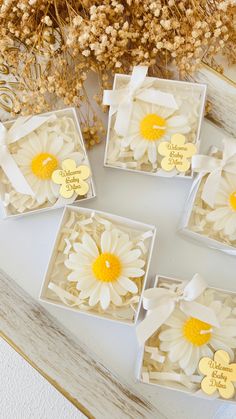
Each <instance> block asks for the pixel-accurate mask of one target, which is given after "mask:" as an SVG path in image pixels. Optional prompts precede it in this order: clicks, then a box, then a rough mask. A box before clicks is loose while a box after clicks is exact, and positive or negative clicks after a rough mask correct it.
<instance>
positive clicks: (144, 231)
mask: <svg viewBox="0 0 236 419" xmlns="http://www.w3.org/2000/svg"><path fill="white" fill-rule="evenodd" d="M76 217H77V218H76ZM78 217H84V220H83V221H82V223H84V225H88V224H89V223H91V225H92V222H93V220H95V219H96V221H98V222H99V223H101V225H104V226H105V229H106V225H108V224H109V225H110V226H111V227H114V228H118V229H119V230H120V231H121V232H122V233H123V232H124V233H128V234H130V237H131V234H132V235H133V237H134V238H135V243H136V247H137V248H139V249H140V250H141V251H142V250H143V249H144V250H143V254H142V259H144V260H145V266H144V268H143V269H144V271H145V273H144V275H143V277H142V278H141V285H140V295H139V294H138V295H137V294H134V297H133V298H134V299H135V301H134V302H133V303H130V305H129V306H128V305H127V308H125V309H124V307H123V306H122V307H121V311H120V308H119V306H116V307H115V308H117V310H114V307H113V308H112V310H113V311H112V310H110V311H109V310H101V307H100V304H99V303H98V304H97V305H96V306H95V308H93V307H89V306H88V303H87V306H86V307H83V305H82V306H81V307H82V308H81V307H80V306H79V305H77V304H76V301H77V299H76V298H75V299H74V298H73V296H72V297H71V294H70V295H68V293H66V294H65V293H64V294H63V296H62V298H61V297H60V296H59V295H61V294H60V293H61V291H60V290H59V291H58V287H62V285H61V284H62V283H63V287H64V284H68V285H69V284H70V282H69V281H68V280H67V276H68V274H69V272H70V271H69V269H68V268H66V267H65V265H64V260H65V258H66V257H67V256H66V255H68V249H69V250H70V248H71V247H70V246H71V245H70V243H69V241H70V240H69V239H70V237H71V234H72V235H73V234H74V228H76V227H75V222H76V221H77V222H78ZM68 223H69V225H70V226H71V227H70V228H67V227H66V226H67V225H68ZM109 228H110V227H109ZM109 228H108V229H109ZM65 230H66V233H65ZM155 236H156V228H155V227H154V226H151V225H148V224H144V223H141V222H137V221H133V220H130V219H128V218H124V217H120V216H117V215H112V214H108V213H105V212H101V211H97V210H92V209H87V208H81V207H73V206H66V207H65V209H64V212H63V216H62V219H61V222H60V225H59V228H58V232H57V235H56V240H55V243H54V245H53V249H52V253H51V256H50V260H49V263H48V266H47V269H46V273H45V277H44V281H43V284H42V288H41V291H40V296H39V298H40V300H41V301H43V302H46V303H49V304H52V305H55V306H58V307H61V308H65V309H67V310H72V311H75V312H77V313H83V314H88V315H92V316H95V317H100V318H105V319H108V320H112V321H117V322H122V323H126V324H129V325H133V324H135V323H136V321H137V318H138V315H139V310H140V306H141V300H142V293H143V291H144V289H145V287H146V282H147V278H148V271H149V265H150V261H151V255H152V252H153V245H154V241H155ZM92 237H93V236H92ZM78 239H80V240H81V236H80V235H78ZM144 242H145V246H144ZM57 266H59V268H57ZM69 291H70V290H69ZM65 300H66V303H64V302H63V301H65ZM98 306H99V308H98ZM108 308H109V307H108ZM113 314H114V315H113ZM126 317H127V318H126Z"/></svg>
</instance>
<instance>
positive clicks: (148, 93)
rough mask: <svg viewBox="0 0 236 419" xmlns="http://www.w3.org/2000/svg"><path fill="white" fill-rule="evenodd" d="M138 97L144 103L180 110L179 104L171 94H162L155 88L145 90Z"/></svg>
mask: <svg viewBox="0 0 236 419" xmlns="http://www.w3.org/2000/svg"><path fill="white" fill-rule="evenodd" d="M136 97H137V98H138V99H140V100H143V101H144V102H149V103H153V104H155V105H160V106H165V107H166V108H170V109H173V110H176V109H178V105H177V102H176V100H175V98H174V96H173V95H172V94H171V93H166V92H162V91H160V90H157V89H154V88H149V89H143V90H142V91H141V92H140V93H138V94H137V96H136Z"/></svg>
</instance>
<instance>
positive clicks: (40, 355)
mask: <svg viewBox="0 0 236 419" xmlns="http://www.w3.org/2000/svg"><path fill="white" fill-rule="evenodd" d="M0 295H1V305H0V336H1V337H2V338H4V339H5V340H6V341H7V342H8V343H9V344H10V345H11V346H12V347H13V348H14V349H15V350H17V351H18V352H19V353H20V354H21V355H22V356H23V357H24V358H25V359H26V360H27V361H28V362H29V363H30V364H31V365H32V366H33V367H34V368H36V369H37V370H38V371H39V372H40V373H41V374H42V375H43V376H44V377H45V378H46V379H48V380H49V381H50V382H51V384H53V385H54V386H55V387H56V388H57V389H58V390H59V391H61V392H62V393H63V394H64V395H65V396H66V397H67V398H68V399H69V400H70V401H71V402H73V403H74V405H75V406H77V407H78V408H79V409H80V410H81V411H82V412H83V413H84V414H85V415H86V416H87V417H89V418H92V417H96V419H99V418H103V419H106V418H109V419H110V418H111V415H112V419H116V418H117V419H122V418H135V419H138V418H155V419H158V418H162V417H163V415H162V414H161V413H160V412H159V411H158V410H157V409H156V408H155V407H154V406H153V405H152V404H151V403H150V402H149V401H147V400H146V399H145V398H143V397H142V396H141V395H140V394H138V393H136V392H135V391H134V390H133V389H132V388H130V387H129V386H127V385H126V384H125V383H124V382H123V380H122V379H120V378H119V377H117V376H115V375H114V374H112V373H111V372H110V371H108V370H107V369H106V367H105V366H104V365H102V364H101V363H100V362H99V361H98V360H96V359H95V357H94V356H93V355H92V354H91V353H90V351H89V350H88V349H87V348H86V347H85V346H84V345H83V344H82V343H81V342H79V341H78V340H76V339H75V338H74V337H73V335H72V334H70V333H69V332H68V331H66V330H65V329H64V328H63V327H62V326H61V325H60V323H59V322H57V321H56V320H55V319H54V318H53V317H52V316H51V315H50V314H48V312H47V311H46V310H45V309H44V308H43V307H42V306H40V305H39V304H38V303H37V302H35V300H33V298H32V297H30V296H29V295H28V294H27V293H25V291H23V290H22V289H21V288H20V287H19V286H18V285H17V284H16V283H15V282H14V281H13V280H11V279H10V278H9V277H8V276H7V275H6V274H5V273H4V272H2V271H0Z"/></svg>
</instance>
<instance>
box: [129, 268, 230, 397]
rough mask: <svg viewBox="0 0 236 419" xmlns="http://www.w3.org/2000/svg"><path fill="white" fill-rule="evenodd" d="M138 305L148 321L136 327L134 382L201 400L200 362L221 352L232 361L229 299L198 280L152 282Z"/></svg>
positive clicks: (160, 280) (201, 280)
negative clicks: (137, 348)
mask: <svg viewBox="0 0 236 419" xmlns="http://www.w3.org/2000/svg"><path fill="white" fill-rule="evenodd" d="M143 304H144V308H146V309H147V310H148V315H147V316H146V317H145V319H144V320H143V321H142V322H141V323H140V324H139V325H138V326H137V335H138V339H139V342H140V343H141V345H142V347H141V351H140V359H139V369H138V378H139V379H140V380H141V381H143V382H146V383H149V384H155V385H162V386H166V387H168V388H172V389H178V390H181V391H187V392H188V393H190V394H193V395H196V396H198V397H199V396H201V395H202V396H204V394H203V392H202V391H201V382H202V379H203V376H202V374H201V372H200V369H199V363H200V362H201V360H202V359H203V358H205V357H207V358H208V359H211V360H212V361H214V357H215V354H216V353H217V351H221V350H222V351H225V353H226V354H227V356H228V359H229V360H230V362H231V363H232V362H235V360H236V317H235V294H234V293H230V292H227V291H225V290H219V289H215V288H208V287H207V285H206V283H205V281H204V280H203V279H202V278H201V277H200V276H199V275H198V274H196V275H194V277H193V278H192V280H190V281H189V282H186V281H181V280H179V279H173V278H168V277H163V276H157V279H156V282H155V285H154V288H152V289H149V290H146V291H145V292H144V295H143ZM235 401H236V398H235Z"/></svg>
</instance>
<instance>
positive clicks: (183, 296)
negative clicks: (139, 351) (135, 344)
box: [136, 274, 219, 345]
mask: <svg viewBox="0 0 236 419" xmlns="http://www.w3.org/2000/svg"><path fill="white" fill-rule="evenodd" d="M206 288H207V284H206V283H205V281H204V280H203V278H201V276H200V275H199V274H195V275H194V276H193V278H192V279H191V281H189V282H188V283H187V284H186V285H185V286H184V284H181V285H180V286H176V285H175V287H172V288H169V289H167V288H158V287H157V288H150V289H147V290H145V291H144V294H143V307H144V308H145V310H147V311H148V312H147V315H146V317H145V319H144V320H143V321H142V322H141V323H139V325H138V326H137V328H136V333H137V337H138V341H139V343H140V344H141V345H143V344H144V343H145V342H146V340H147V339H148V338H150V337H151V336H152V335H153V333H155V332H156V331H157V330H158V329H159V327H160V326H161V325H162V324H163V323H165V321H166V320H167V319H168V318H169V317H170V315H171V314H172V312H173V311H174V309H175V307H176V305H178V307H179V308H180V310H181V311H183V312H184V313H185V314H186V315H187V316H189V317H195V318H197V319H199V320H201V321H203V322H206V323H208V324H210V325H212V326H215V327H219V322H218V320H217V317H216V315H215V313H214V311H213V310H212V309H210V308H209V307H207V306H204V305H202V304H200V303H198V302H196V301H194V300H196V298H198V297H199V296H200V295H201V294H202V293H203V291H204V290H205V289H206Z"/></svg>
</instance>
